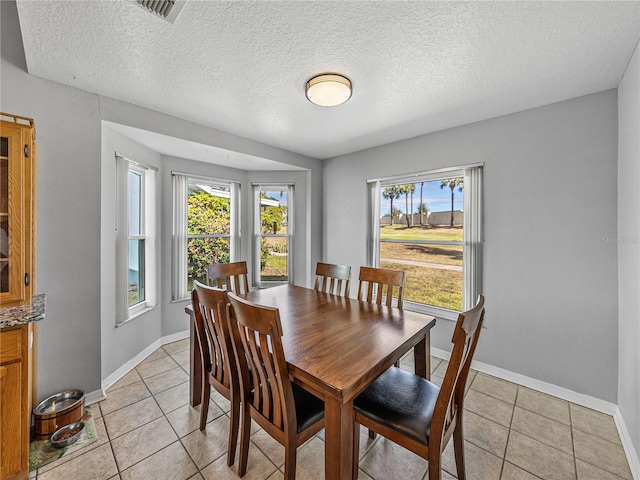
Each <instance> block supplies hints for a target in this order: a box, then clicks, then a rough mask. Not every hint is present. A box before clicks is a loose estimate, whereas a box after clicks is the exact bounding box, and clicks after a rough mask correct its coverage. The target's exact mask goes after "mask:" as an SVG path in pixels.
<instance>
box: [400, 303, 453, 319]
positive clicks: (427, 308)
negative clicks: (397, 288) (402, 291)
mask: <svg viewBox="0 0 640 480" xmlns="http://www.w3.org/2000/svg"><path fill="white" fill-rule="evenodd" d="M403 309H404V310H409V311H410V312H417V313H423V314H425V315H431V316H432V317H436V318H438V319H442V320H450V321H452V322H455V321H456V320H458V314H459V313H460V312H457V311H455V310H449V309H446V308H440V307H434V306H433V305H425V304H422V303H416V302H410V301H407V300H405V301H404V305H403Z"/></svg>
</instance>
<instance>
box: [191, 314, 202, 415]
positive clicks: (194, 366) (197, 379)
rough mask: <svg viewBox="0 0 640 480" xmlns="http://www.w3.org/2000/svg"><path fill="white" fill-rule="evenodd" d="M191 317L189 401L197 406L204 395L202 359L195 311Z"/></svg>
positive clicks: (193, 405)
mask: <svg viewBox="0 0 640 480" xmlns="http://www.w3.org/2000/svg"><path fill="white" fill-rule="evenodd" d="M189 317H190V318H189V332H190V334H189V403H190V404H191V406H192V407H195V406H198V405H200V401H201V397H202V361H201V357H200V345H199V344H198V340H197V338H196V322H195V319H194V318H193V313H190V314H189Z"/></svg>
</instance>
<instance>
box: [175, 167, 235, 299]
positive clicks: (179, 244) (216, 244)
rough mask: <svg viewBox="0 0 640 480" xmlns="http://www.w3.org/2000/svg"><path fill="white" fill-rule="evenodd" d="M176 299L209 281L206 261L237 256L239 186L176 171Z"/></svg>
mask: <svg viewBox="0 0 640 480" xmlns="http://www.w3.org/2000/svg"><path fill="white" fill-rule="evenodd" d="M173 188H174V218H173V267H174V268H173V287H172V290H173V293H172V296H173V299H174V300H182V299H185V298H187V297H188V294H189V291H190V290H191V289H192V288H193V281H194V280H198V281H200V282H203V283H206V281H207V265H209V264H211V263H229V262H234V261H237V260H238V258H237V257H238V253H237V252H238V250H239V245H238V242H239V237H240V229H239V215H238V212H239V203H240V186H239V185H238V184H237V183H235V182H230V181H222V180H213V179H206V178H199V177H191V176H186V175H182V174H177V173H174V175H173Z"/></svg>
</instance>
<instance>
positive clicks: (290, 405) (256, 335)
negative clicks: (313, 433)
mask: <svg viewBox="0 0 640 480" xmlns="http://www.w3.org/2000/svg"><path fill="white" fill-rule="evenodd" d="M228 298H229V304H228V306H227V315H228V318H229V323H230V325H231V328H230V329H231V336H232V338H233V351H234V355H235V359H236V363H237V365H238V370H239V371H240V384H241V388H242V391H243V397H242V398H243V401H246V402H247V404H248V406H249V408H250V409H251V410H252V411H253V413H254V414H255V413H259V414H260V416H261V417H262V421H258V423H259V424H260V426H261V427H262V428H265V430H268V431H269V433H271V434H272V435H274V436H275V435H277V433H276V431H280V432H284V431H293V432H295V431H296V413H295V403H294V397H293V389H292V387H291V382H290V380H289V372H288V368H287V362H286V360H285V356H284V349H283V347H282V338H281V337H282V324H281V322H280V312H279V310H278V309H277V308H271V307H265V306H262V305H257V304H255V303H252V302H249V301H248V300H245V299H243V298H241V297H239V296H237V295H234V294H233V293H229V294H228ZM252 388H253V392H251V389H252ZM265 421H266V423H265ZM291 429H293V430H291Z"/></svg>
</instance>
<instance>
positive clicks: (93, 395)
mask: <svg viewBox="0 0 640 480" xmlns="http://www.w3.org/2000/svg"><path fill="white" fill-rule="evenodd" d="M106 398H107V396H106V395H105V394H104V390H102V389H100V390H94V391H93V392H89V393H87V394H86V395H85V396H84V404H85V405H87V406H89V405H93V404H94V403H98V402H101V401H102V400H106Z"/></svg>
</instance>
